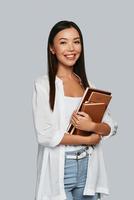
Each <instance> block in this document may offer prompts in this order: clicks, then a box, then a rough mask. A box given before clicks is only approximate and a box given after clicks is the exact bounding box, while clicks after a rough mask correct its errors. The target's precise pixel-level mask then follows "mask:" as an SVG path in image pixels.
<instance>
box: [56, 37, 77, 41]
mask: <svg viewBox="0 0 134 200" xmlns="http://www.w3.org/2000/svg"><path fill="white" fill-rule="evenodd" d="M77 39H80V37H76V38H73V40H77ZM59 40H68V39H67V38H60V39H59Z"/></svg>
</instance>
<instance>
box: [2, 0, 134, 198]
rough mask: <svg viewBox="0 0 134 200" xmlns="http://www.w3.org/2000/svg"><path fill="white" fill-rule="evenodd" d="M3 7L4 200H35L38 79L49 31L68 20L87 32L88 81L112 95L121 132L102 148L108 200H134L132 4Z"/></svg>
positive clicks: (102, 1) (29, 2) (28, 1)
mask: <svg viewBox="0 0 134 200" xmlns="http://www.w3.org/2000/svg"><path fill="white" fill-rule="evenodd" d="M0 4H1V5H0V21H1V23H0V24H1V26H0V56H1V58H0V69H1V72H0V76H1V78H0V81H1V84H0V92H1V98H0V99H1V104H0V105H1V107H0V111H1V112H0V115H1V120H0V121H1V123H0V124H1V131H0V132H1V137H0V138H1V139H0V148H1V150H0V156H1V157H0V158H1V160H0V161H1V162H0V188H1V189H0V191H1V194H0V196H1V199H2V200H8V199H10V200H11V199H14V200H18V199H19V200H21V199H22V200H24V199H25V200H33V199H34V189H35V180H36V155H37V143H36V137H35V132H34V128H33V121H32V104H31V101H32V100H31V99H32V89H33V80H34V79H35V78H36V77H38V76H40V75H42V74H44V73H45V72H46V67H47V65H46V45H47V44H46V43H47V37H48V33H49V31H50V29H51V27H52V26H53V25H54V24H55V23H56V22H57V21H59V20H64V19H67V20H72V21H74V22H76V23H77V24H78V25H79V27H80V28H81V30H82V33H83V37H84V44H85V60H86V69H87V74H88V78H90V79H91V80H92V81H93V82H94V83H95V84H96V86H97V87H99V88H103V89H108V90H111V91H112V93H113V99H112V102H111V104H110V107H111V111H112V116H113V119H115V120H116V121H117V122H118V125H119V129H118V135H117V136H115V137H113V138H111V139H109V140H107V141H106V142H105V143H104V154H105V161H106V167H107V172H108V178H109V185H110V191H111V194H110V196H108V197H106V198H105V199H107V200H117V199H121V200H126V199H133V186H132V185H133V163H134V162H133V161H134V159H133V155H132V147H133V139H134V137H133V134H134V133H133V112H132V111H133V102H134V101H133V100H134V96H133V86H132V85H133V65H134V59H133V51H134V39H133V38H134V27H133V23H134V22H133V19H134V12H133V10H134V3H133V1H131V0H126V1H124V0H112V1H109V0H99V1H96V0H94V1H91V0H85V1H71V0H68V1H62V0H57V1H52V0H49V1H48V0H46V1H45V0H44V1H43V0H38V1H35V0H23V1H20V0H12V1H8V0H5V1H1V3H0Z"/></svg>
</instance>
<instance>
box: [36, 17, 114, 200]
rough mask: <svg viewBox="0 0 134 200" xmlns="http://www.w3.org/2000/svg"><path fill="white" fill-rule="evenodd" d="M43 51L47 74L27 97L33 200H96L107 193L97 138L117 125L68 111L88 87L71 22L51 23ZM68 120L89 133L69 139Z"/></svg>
mask: <svg viewBox="0 0 134 200" xmlns="http://www.w3.org/2000/svg"><path fill="white" fill-rule="evenodd" d="M47 50H48V74H45V75H42V76H40V77H38V78H37V79H36V80H35V82H34V93H33V117H34V124H35V129H36V133H37V142H38V159H37V161H38V162H37V184H36V196H35V200H73V199H77V200H97V199H99V198H101V196H102V194H108V193H109V191H108V185H107V175H106V170H105V165H104V160H103V153H102V148H101V138H108V137H109V136H111V135H115V133H116V130H117V126H116V124H115V123H114V122H113V120H112V118H111V116H110V113H109V112H108V111H106V113H105V116H104V118H103V121H102V122H101V123H95V122H94V121H93V120H92V118H91V117H90V116H89V115H88V114H87V113H84V112H79V113H75V112H74V110H75V109H76V108H77V106H78V104H79V102H80V100H81V98H82V95H83V94H84V91H85V89H86V87H90V86H92V85H91V83H90V85H89V81H88V80H87V76H86V70H85V62H84V48H83V37H82V33H81V31H80V29H79V27H78V26H77V25H76V24H75V23H74V22H71V21H60V22H58V23H56V24H55V25H54V27H53V28H52V29H51V31H50V34H49V38H48V49H47ZM69 122H71V123H72V124H73V125H74V126H75V127H78V129H80V130H83V131H85V130H86V131H92V132H93V134H91V135H90V136H80V135H70V134H68V132H67V127H68V124H69ZM93 145H94V148H92V146H93Z"/></svg>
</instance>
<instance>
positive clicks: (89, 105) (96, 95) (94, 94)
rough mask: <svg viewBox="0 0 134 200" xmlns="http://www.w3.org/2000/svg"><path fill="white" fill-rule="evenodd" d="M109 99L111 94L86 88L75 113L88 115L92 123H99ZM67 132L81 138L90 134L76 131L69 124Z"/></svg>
mask: <svg viewBox="0 0 134 200" xmlns="http://www.w3.org/2000/svg"><path fill="white" fill-rule="evenodd" d="M111 98H112V96H111V92H108V91H104V90H100V89H95V88H90V87H87V88H86V90H85V92H84V94H83V97H82V99H81V102H80V104H79V106H78V108H77V110H76V113H77V112H79V111H83V112H85V113H87V114H89V115H90V117H91V118H92V120H93V121H94V122H96V123H100V122H101V121H102V118H103V116H104V113H105V111H106V109H107V107H108V104H109V102H110V100H111ZM67 131H68V133H70V134H75V135H76V134H77V135H83V136H87V135H90V134H91V133H92V132H90V131H82V130H79V129H77V128H76V127H74V126H73V124H72V123H71V122H70V124H69V126H68V128H67Z"/></svg>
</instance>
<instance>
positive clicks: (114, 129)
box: [102, 108, 118, 140]
mask: <svg viewBox="0 0 134 200" xmlns="http://www.w3.org/2000/svg"><path fill="white" fill-rule="evenodd" d="M102 122H105V123H107V124H108V125H109V126H110V128H111V131H110V133H109V135H107V136H103V137H102V139H103V140H104V139H107V138H109V137H111V136H114V135H115V134H116V133H117V129H118V124H117V122H116V121H114V120H113V118H112V116H111V112H110V110H109V108H107V110H106V112H105V114H104V116H103V119H102Z"/></svg>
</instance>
